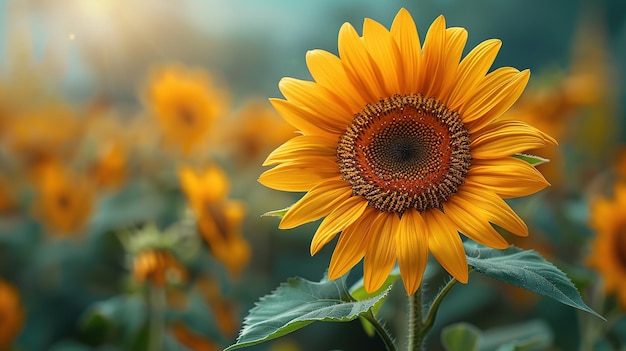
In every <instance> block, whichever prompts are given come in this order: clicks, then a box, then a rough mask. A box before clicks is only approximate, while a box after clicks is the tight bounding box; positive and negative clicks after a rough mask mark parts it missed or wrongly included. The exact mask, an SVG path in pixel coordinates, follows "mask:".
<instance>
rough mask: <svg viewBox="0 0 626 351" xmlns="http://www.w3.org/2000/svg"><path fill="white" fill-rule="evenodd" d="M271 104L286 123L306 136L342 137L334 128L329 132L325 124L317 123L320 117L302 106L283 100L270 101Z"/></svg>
mask: <svg viewBox="0 0 626 351" xmlns="http://www.w3.org/2000/svg"><path fill="white" fill-rule="evenodd" d="M270 102H271V103H272V106H274V108H275V109H276V111H277V112H278V113H279V114H280V115H281V116H282V117H283V119H284V120H285V121H287V122H288V123H289V124H291V125H292V126H294V127H295V128H296V129H298V130H299V131H301V132H302V133H304V134H305V135H340V133H339V132H337V131H334V130H333V129H332V128H331V129H330V130H329V129H327V128H326V127H325V125H324V124H319V123H317V120H318V119H319V118H320V117H319V116H316V115H315V114H313V113H312V112H311V111H309V110H307V109H305V108H304V107H302V106H298V105H296V104H294V103H292V102H291V101H287V100H282V99H270ZM325 128H326V129H325Z"/></svg>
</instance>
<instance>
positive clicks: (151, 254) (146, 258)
mask: <svg viewBox="0 0 626 351" xmlns="http://www.w3.org/2000/svg"><path fill="white" fill-rule="evenodd" d="M133 277H134V278H135V280H136V281H137V282H139V283H142V284H143V283H146V282H150V283H151V284H154V285H155V286H164V285H166V283H168V282H175V283H180V282H184V281H186V280H187V271H186V270H185V267H183V266H182V265H181V264H180V262H179V261H178V260H177V259H176V257H174V255H172V254H171V253H170V252H168V251H164V250H156V249H150V250H144V251H142V252H139V253H138V254H137V255H135V257H134V259H133Z"/></svg>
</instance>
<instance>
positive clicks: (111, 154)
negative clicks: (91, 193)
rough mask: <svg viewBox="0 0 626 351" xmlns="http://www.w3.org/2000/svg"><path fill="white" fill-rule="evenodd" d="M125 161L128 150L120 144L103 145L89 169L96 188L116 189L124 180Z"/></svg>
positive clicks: (117, 142)
mask: <svg viewBox="0 0 626 351" xmlns="http://www.w3.org/2000/svg"><path fill="white" fill-rule="evenodd" d="M127 161H128V150H127V149H126V147H125V146H124V145H123V144H122V143H121V142H119V141H113V142H109V143H108V144H103V145H101V146H100V147H99V150H98V154H97V155H96V159H95V160H94V163H93V165H92V167H91V175H92V177H93V179H94V181H95V182H96V184H97V185H98V186H100V187H103V188H105V189H117V188H119V187H120V186H122V184H124V181H125V180H126V176H127Z"/></svg>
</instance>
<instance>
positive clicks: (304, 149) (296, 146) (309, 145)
mask: <svg viewBox="0 0 626 351" xmlns="http://www.w3.org/2000/svg"><path fill="white" fill-rule="evenodd" d="M336 152H337V141H336V140H332V139H328V138H326V137H321V136H317V135H299V136H296V137H293V138H291V139H289V140H288V141H287V142H285V143H284V144H283V145H281V146H279V147H278V148H276V149H275V150H274V151H272V152H271V153H270V154H269V156H268V157H267V159H266V160H265V162H263V166H272V165H276V164H279V163H285V162H295V161H298V160H299V159H302V158H307V157H325V158H329V159H334V158H335V153H336Z"/></svg>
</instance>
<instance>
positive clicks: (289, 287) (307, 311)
mask: <svg viewBox="0 0 626 351" xmlns="http://www.w3.org/2000/svg"><path fill="white" fill-rule="evenodd" d="M388 293H389V289H387V290H385V291H384V292H383V293H381V294H380V295H378V296H375V297H372V298H369V299H366V300H363V301H354V300H353V299H352V297H351V296H350V294H349V293H348V291H347V289H346V286H345V277H342V278H340V279H337V280H332V281H329V280H328V279H326V278H324V279H322V281H321V282H319V283H316V282H311V281H308V280H305V279H302V278H292V279H289V281H287V282H286V283H283V284H282V285H281V286H280V287H278V289H276V291H274V292H273V293H272V294H270V295H267V296H265V297H263V298H262V299H261V300H260V301H259V302H258V303H257V305H256V306H255V307H254V308H252V309H251V310H250V313H249V314H248V316H247V317H246V318H245V319H244V321H243V329H242V330H241V332H240V334H239V337H238V338H237V343H236V344H234V345H231V346H230V347H228V348H227V349H226V350H225V351H228V350H234V349H238V348H241V347H245V346H251V345H256V344H259V343H261V342H264V341H268V340H271V339H274V338H277V337H280V336H283V335H285V334H288V333H291V332H293V331H295V330H298V329H300V328H302V327H304V326H306V325H309V324H311V323H313V322H316V321H325V322H348V321H351V320H353V319H356V318H358V317H359V316H360V315H362V314H364V313H368V311H369V310H370V308H372V306H374V305H375V304H376V303H377V302H378V301H379V300H381V299H383V298H384V297H385V296H386V295H387V294H388Z"/></svg>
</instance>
